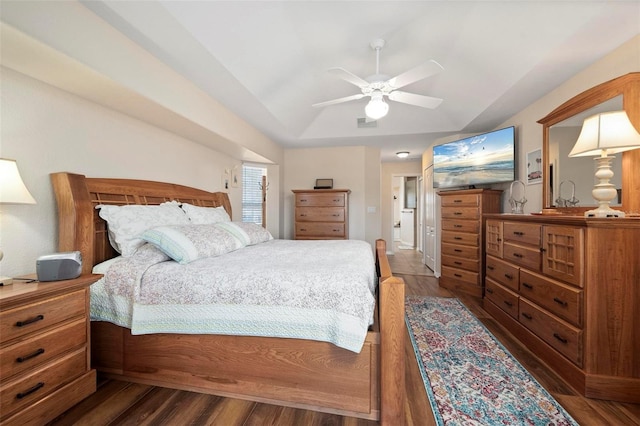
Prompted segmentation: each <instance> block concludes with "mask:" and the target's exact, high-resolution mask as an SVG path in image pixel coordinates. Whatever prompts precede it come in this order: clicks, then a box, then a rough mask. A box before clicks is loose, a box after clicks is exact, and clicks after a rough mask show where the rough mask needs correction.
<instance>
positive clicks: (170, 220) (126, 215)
mask: <svg viewBox="0 0 640 426" xmlns="http://www.w3.org/2000/svg"><path fill="white" fill-rule="evenodd" d="M96 208H99V209H100V213H99V214H100V217H101V218H103V219H104V220H106V221H107V226H108V230H109V241H110V242H111V245H112V246H113V248H114V249H116V251H118V252H119V253H120V254H121V255H122V256H124V257H129V256H132V255H133V254H134V253H135V252H136V250H137V249H138V248H139V247H140V246H142V245H143V244H144V243H145V242H144V241H143V240H142V239H141V238H140V234H142V233H143V232H144V231H146V230H147V229H151V228H154V227H156V226H163V225H182V224H188V223H189V218H188V217H187V215H186V214H185V213H184V211H183V210H182V209H181V208H180V206H179V205H178V204H177V203H176V202H173V201H172V202H169V203H163V204H161V205H159V206H144V205H138V204H132V205H125V206H109V205H103V204H101V205H99V206H97V207H96Z"/></svg>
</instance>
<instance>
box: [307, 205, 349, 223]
mask: <svg viewBox="0 0 640 426" xmlns="http://www.w3.org/2000/svg"><path fill="white" fill-rule="evenodd" d="M296 221H298V222H307V221H308V222H344V208H342V207H299V208H297V209H296Z"/></svg>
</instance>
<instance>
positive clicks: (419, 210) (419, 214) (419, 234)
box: [416, 176, 424, 253]
mask: <svg viewBox="0 0 640 426" xmlns="http://www.w3.org/2000/svg"><path fill="white" fill-rule="evenodd" d="M422 185H423V178H422V176H418V204H417V208H416V222H417V228H418V229H417V231H416V238H417V239H418V241H417V244H416V247H417V248H418V251H419V252H420V253H422V251H423V247H422V244H423V241H424V220H423V219H424V214H422V210H423V209H424V188H423V187H422Z"/></svg>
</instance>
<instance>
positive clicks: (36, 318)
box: [16, 315, 44, 327]
mask: <svg viewBox="0 0 640 426" xmlns="http://www.w3.org/2000/svg"><path fill="white" fill-rule="evenodd" d="M43 319H44V315H38V316H35V317H33V318H30V319H28V320H24V321H18V322H16V327H24V326H25V325H29V324H33V323H34V322H38V321H42V320H43Z"/></svg>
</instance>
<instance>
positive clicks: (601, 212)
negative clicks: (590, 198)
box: [584, 205, 624, 218]
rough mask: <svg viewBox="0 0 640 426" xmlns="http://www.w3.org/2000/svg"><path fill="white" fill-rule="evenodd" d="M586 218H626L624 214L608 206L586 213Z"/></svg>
mask: <svg viewBox="0 0 640 426" xmlns="http://www.w3.org/2000/svg"><path fill="white" fill-rule="evenodd" d="M584 217H604V218H608V217H624V212H621V211H619V210H614V209H612V208H610V207H609V206H608V205H607V206H600V207H598V208H597V209H593V210H588V211H586V212H584Z"/></svg>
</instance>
